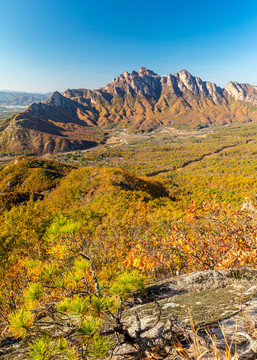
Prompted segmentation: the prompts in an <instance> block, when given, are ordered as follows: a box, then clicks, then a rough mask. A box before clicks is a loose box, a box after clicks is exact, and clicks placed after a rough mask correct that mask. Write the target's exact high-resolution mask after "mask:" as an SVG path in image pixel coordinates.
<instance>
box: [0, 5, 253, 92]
mask: <svg viewBox="0 0 257 360" xmlns="http://www.w3.org/2000/svg"><path fill="white" fill-rule="evenodd" d="M0 6H1V13H0V34H1V37H0V38H1V42H0V51H1V55H0V89H8V90H12V91H14V90H15V91H26V92H43V93H47V92H51V91H54V90H59V91H64V90H65V89H67V88H92V89H95V88H98V87H101V86H105V85H106V84H107V83H109V82H110V81H111V80H112V79H113V78H114V77H116V76H117V75H119V74H120V73H122V72H124V71H128V72H131V71H132V70H139V68H140V67H141V66H145V67H147V68H149V69H151V70H153V71H155V72H157V73H158V74H160V75H164V74H165V75H168V74H169V73H172V74H174V73H176V72H178V71H180V70H182V69H187V70H188V71H189V72H191V73H192V74H193V75H194V76H199V77H201V78H202V79H203V80H208V81H212V82H215V83H216V84H217V85H219V86H221V87H224V86H226V84H227V83H228V81H230V80H232V81H237V82H244V83H250V84H252V85H257V71H256V64H257V46H256V45H257V44H256V42H257V40H256V39H257V21H256V20H257V3H256V1H252V0H247V1H245V2H244V3H242V1H238V0H235V1H233V2H231V1H224V0H223V1H221V0H217V1H215V2H208V1H206V0H205V1H203V0H198V1H197V0H196V1H194V2H192V1H189V0H185V1H184V2H182V3H181V4H179V3H178V2H177V1H173V0H172V1H161V2H158V3H157V2H156V1H153V0H148V1H145V0H143V1H140V2H139V1H135V0H131V1H128V0H125V1H123V2H120V1H117V0H114V1H110V2H108V3H107V2H106V1H103V0H99V1H98V2H97V3H93V2H89V1H83V0H77V1H76V2H72V1H71V0H62V1H61V0H37V1H32V0H26V1H20V0H13V1H12V2H10V1H7V0H0Z"/></svg>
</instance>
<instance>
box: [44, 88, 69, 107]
mask: <svg viewBox="0 0 257 360" xmlns="http://www.w3.org/2000/svg"><path fill="white" fill-rule="evenodd" d="M64 99H65V98H64V97H63V96H62V95H61V94H60V93H59V92H58V91H55V92H54V93H53V95H52V96H51V97H50V98H49V99H48V100H47V101H46V103H47V104H49V105H54V106H62V104H63V100H64ZM65 100H66V99H65Z"/></svg>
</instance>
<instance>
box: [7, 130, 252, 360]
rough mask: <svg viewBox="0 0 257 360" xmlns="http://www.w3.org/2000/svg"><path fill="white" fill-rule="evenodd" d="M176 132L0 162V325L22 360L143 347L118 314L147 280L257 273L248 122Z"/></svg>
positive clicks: (85, 356) (139, 294)
mask: <svg viewBox="0 0 257 360" xmlns="http://www.w3.org/2000/svg"><path fill="white" fill-rule="evenodd" d="M172 134H173V133H172ZM172 134H171V133H169V132H165V133H161V132H157V133H153V134H152V135H149V136H147V137H143V136H142V137H141V138H140V139H139V141H137V140H134V142H127V144H125V143H123V145H116V146H100V147H98V148H96V149H93V150H90V151H84V152H83V151H77V152H71V153H67V154H58V155H48V156H47V157H44V158H36V157H25V156H20V157H16V158H13V159H12V158H8V157H4V158H3V160H4V161H5V164H4V165H2V167H1V169H0V189H1V190H0V191H1V193H0V269H1V270H0V275H1V293H0V309H1V313H0V314H1V323H0V324H1V333H2V338H3V339H6V338H8V339H9V340H8V341H13V342H14V343H16V342H19V343H21V344H23V345H22V346H24V349H25V350H24V351H25V353H24V354H27V355H24V356H27V357H23V358H29V359H52V358H56V359H57V358H60V359H82V358H83V359H91V358H94V359H101V358H102V359H104V358H107V354H109V355H110V352H111V349H113V347H114V343H115V341H114V338H113V334H115V333H117V334H119V336H121V335H122V334H123V335H122V336H123V337H125V341H130V342H133V341H134V342H135V343H136V344H137V345H140V341H139V339H140V335H139V337H138V340H136V338H135V339H134V340H133V339H132V338H130V339H129V337H128V336H129V335H128V334H127V333H126V332H124V331H125V330H124V328H123V327H122V325H121V324H119V320H118V319H119V317H117V316H118V315H117V314H118V313H119V311H121V309H126V308H127V307H129V306H130V305H129V304H131V303H130V302H131V298H133V297H135V298H138V297H144V294H145V288H146V285H147V284H148V283H149V282H151V281H153V280H160V279H164V278H167V277H169V276H171V275H175V274H176V273H179V274H184V273H190V272H192V271H199V270H214V269H216V270H220V269H228V268H245V267H247V268H249V267H250V268H256V267H257V263H256V257H257V245H256V238H257V224H256V211H257V207H256V191H257V185H256V173H257V132H256V129H255V126H254V125H252V124H248V125H244V126H242V125H233V126H229V127H221V128H213V130H212V131H209V132H205V131H203V132H197V133H191V135H190V134H188V133H185V132H181V133H179V134H177V135H176V136H174V135H172ZM8 159H9V160H8ZM10 160H11V161H10ZM115 314H116V315H115ZM67 319H68V323H69V324H68V323H67ZM107 319H108V320H107ZM110 319H112V321H114V322H115V321H116V322H117V324H116V325H115V326H116V327H115V326H114V328H115V329H116V330H115V331H112V330H110V324H112V322H111V320H110ZM115 319H116V320H115ZM44 324H45V325H44ZM47 324H48V325H49V324H50V325H49V326H50V328H51V329H52V328H54V329H56V330H55V332H54V333H53V332H52V331H50V330H46V329H48V328H47V326H48V325H47ZM106 324H109V325H108V326H107V325H106ZM44 326H46V328H45V330H44ZM51 326H52V327H51ZM106 326H107V328H106ZM50 328H49V329H50ZM108 329H109V330H108ZM111 334H112V335H111ZM107 335H108V336H107ZM132 340H133V341H132ZM4 341H7V340H4ZM11 356H13V355H10V357H9V358H10V359H12V358H13V357H11ZM14 356H15V355H14ZM23 358H22V359H23ZM146 358H147V357H145V359H146ZM5 359H8V357H5Z"/></svg>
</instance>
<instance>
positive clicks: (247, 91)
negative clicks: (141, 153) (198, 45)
mask: <svg viewBox="0 0 257 360" xmlns="http://www.w3.org/2000/svg"><path fill="white" fill-rule="evenodd" d="M255 106H256V107H257V87H255V86H251V85H248V84H238V83H235V82H234V83H233V82H230V83H229V84H228V85H227V86H226V88H225V89H221V88H219V87H218V86H217V85H216V84H214V83H211V82H207V81H202V80H201V79H200V78H199V77H194V76H192V75H191V74H190V73H189V72H188V71H186V70H182V71H180V72H179V73H177V74H175V75H168V76H162V77H161V76H159V75H158V74H156V73H154V72H153V71H151V70H148V69H146V68H144V67H142V68H141V69H140V70H139V71H138V72H136V71H132V72H131V73H130V74H129V73H128V72H124V73H123V74H121V75H119V76H118V77H117V78H115V79H113V80H112V81H111V82H110V83H109V84H108V85H106V86H105V87H103V88H100V89H96V90H89V89H73V90H71V89H68V90H66V91H65V92H64V94H63V95H61V94H60V93H58V92H55V93H54V94H53V95H52V96H51V97H50V98H49V99H48V100H47V101H46V102H45V103H34V104H32V105H30V106H29V107H28V108H27V109H26V110H25V111H24V112H21V113H18V114H15V115H14V116H12V117H11V118H9V119H7V120H6V121H4V122H2V123H1V127H0V150H2V151H3V150H9V151H12V152H16V153H17V152H18V153H21V152H24V151H28V152H32V153H35V154H42V153H46V152H58V151H69V150H75V149H82V148H86V147H91V146H93V145H96V144H98V143H100V142H101V141H103V139H104V135H103V134H104V133H103V131H102V130H103V129H109V128H112V127H116V128H119V129H122V128H127V129H128V130H131V131H150V130H153V129H156V128H158V127H159V126H163V125H164V126H165V125H172V126H187V127H196V126H199V127H201V126H209V125H210V124H213V123H216V124H227V123H231V122H232V121H241V122H247V121H252V120H256V119H257V108H255Z"/></svg>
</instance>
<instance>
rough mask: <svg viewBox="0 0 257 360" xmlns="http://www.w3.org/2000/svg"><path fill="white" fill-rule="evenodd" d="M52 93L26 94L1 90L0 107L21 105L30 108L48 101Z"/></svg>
mask: <svg viewBox="0 0 257 360" xmlns="http://www.w3.org/2000/svg"><path fill="white" fill-rule="evenodd" d="M51 94H52V93H47V94H40V93H26V92H22V91H8V90H2V91H1V90H0V106H1V105H5V106H8V105H18V106H19V105H20V106H29V105H30V104H31V103H34V102H40V101H46V100H47V99H48V98H49V96H51Z"/></svg>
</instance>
